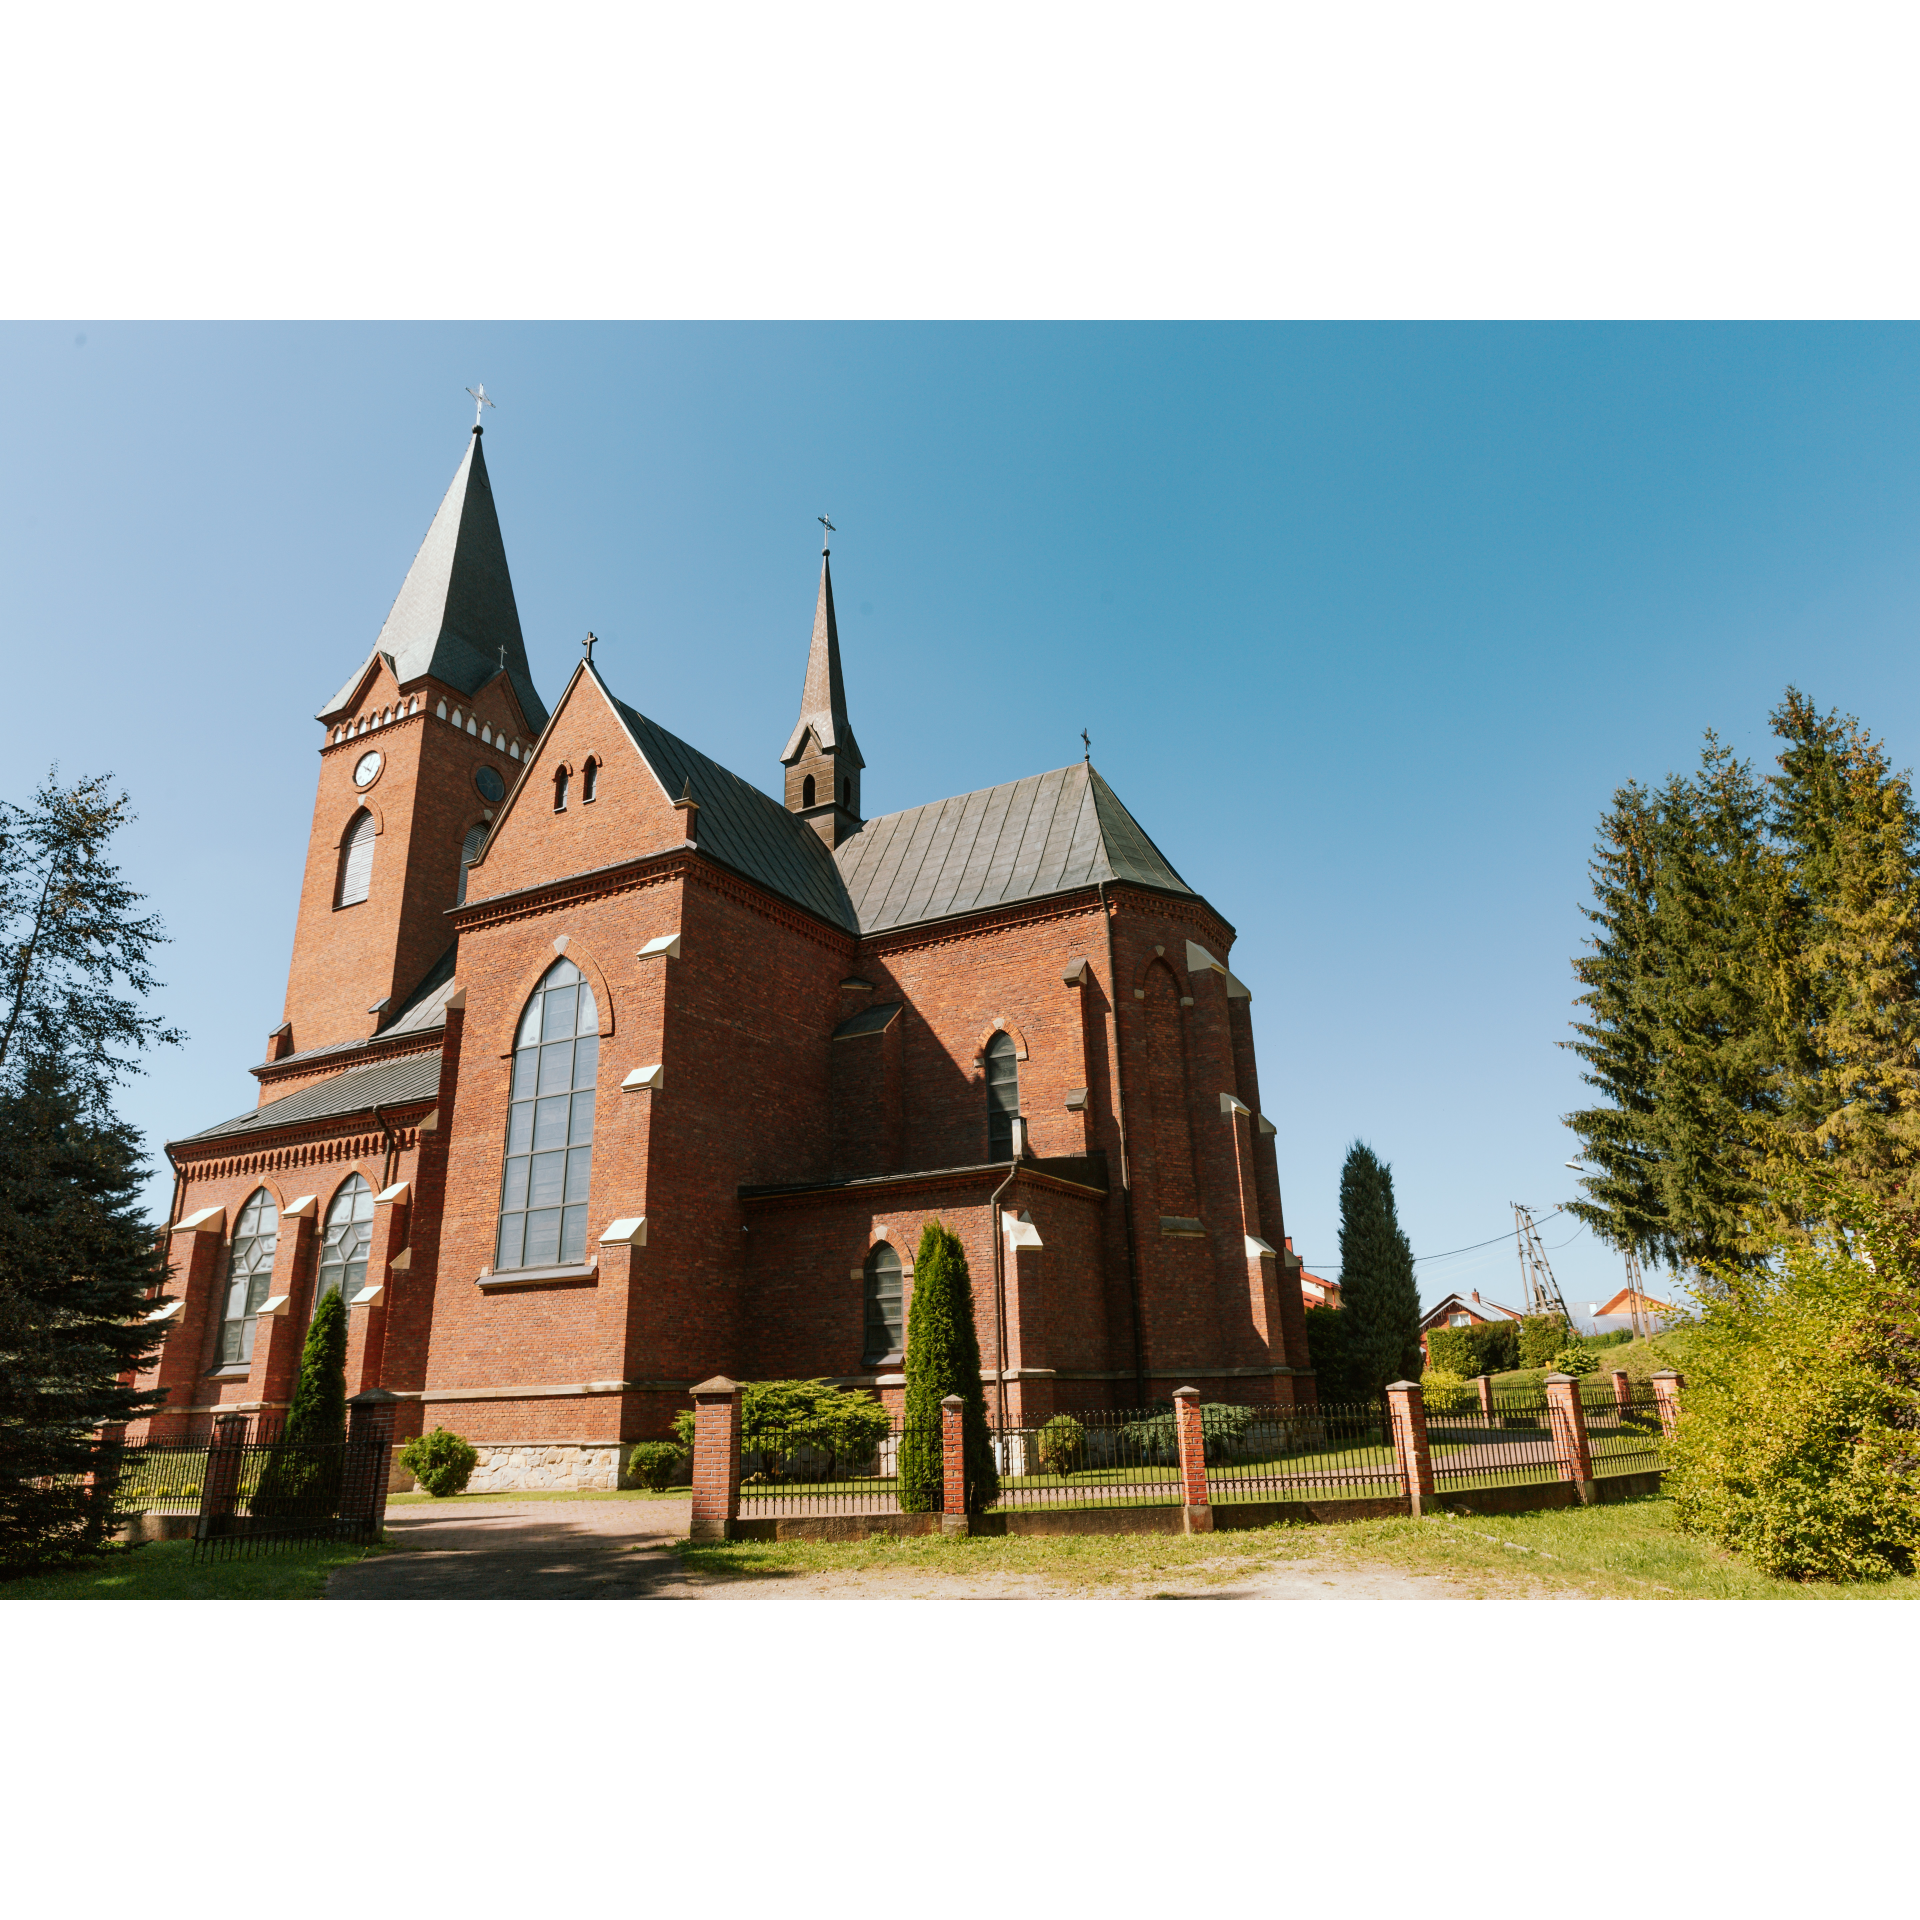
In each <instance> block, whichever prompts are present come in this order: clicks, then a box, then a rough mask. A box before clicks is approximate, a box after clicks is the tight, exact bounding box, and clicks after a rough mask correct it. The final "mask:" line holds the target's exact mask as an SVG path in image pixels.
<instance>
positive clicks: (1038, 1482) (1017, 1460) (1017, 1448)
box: [989, 1402, 1185, 1512]
mask: <svg viewBox="0 0 1920 1920" xmlns="http://www.w3.org/2000/svg"><path fill="white" fill-rule="evenodd" d="M993 1453H994V1465H995V1466H996V1467H997V1468H998V1469H999V1471H1000V1495H999V1498H998V1499H997V1500H996V1501H995V1502H994V1505H993V1507H992V1508H990V1509H989V1511H994V1510H1000V1511H1012V1510H1019V1511H1025V1512H1031V1511H1032V1510H1033V1509H1034V1508H1036V1507H1056V1508H1059V1507H1177V1506H1179V1505H1180V1504H1181V1502H1182V1500H1183V1499H1184V1498H1185V1494H1184V1493H1183V1491H1182V1485H1181V1480H1180V1440H1179V1436H1178V1434H1177V1433H1176V1432H1175V1430H1174V1424H1173V1406H1172V1403H1171V1402H1167V1403H1165V1404H1164V1405H1161V1406H1156V1407H1121V1408H1113V1409H1105V1410H1101V1411H1097V1412H1087V1413H1059V1414H1055V1415H1054V1417H1053V1418H1052V1419H1051V1420H1048V1421H1046V1422H1044V1423H1043V1424H1041V1425H1039V1426H1033V1427H998V1428H995V1429H994V1433H993Z"/></svg>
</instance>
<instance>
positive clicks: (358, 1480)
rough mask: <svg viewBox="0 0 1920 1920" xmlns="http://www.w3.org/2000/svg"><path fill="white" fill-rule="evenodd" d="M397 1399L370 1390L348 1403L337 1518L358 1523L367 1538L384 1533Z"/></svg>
mask: <svg viewBox="0 0 1920 1920" xmlns="http://www.w3.org/2000/svg"><path fill="white" fill-rule="evenodd" d="M399 1406H400V1396H399V1395H398V1394H397V1393H389V1392H388V1391H387V1390H386V1388H385V1387H369V1388H368V1389H367V1391H366V1392H365V1393H356V1394H355V1395H354V1396H353V1398H352V1399H351V1400H349V1401H348V1402H347V1459H346V1471H345V1473H344V1475H343V1476H342V1485H341V1489H340V1517H341V1519H343V1520H354V1521H358V1522H359V1523H360V1525H361V1526H362V1527H364V1528H365V1529H366V1533H367V1537H368V1538H369V1539H371V1540H378V1539H379V1538H380V1536H381V1535H382V1534H383V1533H385V1532H386V1530H387V1484H388V1482H389V1481H390V1480H391V1479H392V1477H393V1416H394V1414H395V1413H396V1412H397V1411H398V1409H399Z"/></svg>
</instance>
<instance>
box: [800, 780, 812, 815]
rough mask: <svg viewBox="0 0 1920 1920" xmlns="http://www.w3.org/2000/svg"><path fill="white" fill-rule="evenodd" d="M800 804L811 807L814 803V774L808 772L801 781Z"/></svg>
mask: <svg viewBox="0 0 1920 1920" xmlns="http://www.w3.org/2000/svg"><path fill="white" fill-rule="evenodd" d="M800 804H801V805H802V806H803V807H810V806H812V805H813V775H812V774H808V775H807V777H806V778H805V779H804V780H802V781H801V782H800Z"/></svg>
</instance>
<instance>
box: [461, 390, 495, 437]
mask: <svg viewBox="0 0 1920 1920" xmlns="http://www.w3.org/2000/svg"><path fill="white" fill-rule="evenodd" d="M467 391H468V392H469V393H470V394H472V396H473V424H474V425H475V426H476V427H477V426H478V425H479V424H480V409H481V408H482V407H490V406H492V405H493V402H492V401H491V400H489V399H488V398H487V383H486V382H485V381H484V380H483V381H481V383H480V384H479V385H478V386H477V387H469V388H468V389H467Z"/></svg>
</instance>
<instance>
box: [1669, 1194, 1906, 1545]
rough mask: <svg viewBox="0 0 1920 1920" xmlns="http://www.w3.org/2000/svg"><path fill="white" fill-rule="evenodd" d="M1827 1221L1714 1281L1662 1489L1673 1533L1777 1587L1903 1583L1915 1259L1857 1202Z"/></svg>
mask: <svg viewBox="0 0 1920 1920" xmlns="http://www.w3.org/2000/svg"><path fill="white" fill-rule="evenodd" d="M1834 1210H1835V1212H1836V1213H1837V1214H1838V1216H1839V1219H1840V1224H1839V1225H1838V1226H1836V1227H1833V1228H1830V1229H1822V1230H1821V1231H1819V1232H1818V1233H1816V1234H1815V1235H1814V1236H1813V1237H1812V1238H1811V1239H1808V1240H1804V1241H1797V1242H1792V1243H1783V1244H1782V1245H1781V1246H1780V1247H1778V1248H1777V1249H1776V1252H1775V1255H1774V1259H1773V1261H1772V1263H1771V1264H1770V1265H1769V1266H1767V1267H1764V1268H1761V1269H1760V1270H1758V1271H1754V1272H1746V1273H1727V1274H1723V1275H1720V1276H1718V1278H1717V1284H1716V1285H1715V1286H1714V1288H1713V1289H1712V1290H1711V1297H1710V1298H1709V1299H1708V1300H1707V1301H1706V1303H1705V1306H1704V1310H1703V1312H1702V1315H1701V1320H1700V1324H1699V1325H1698V1326H1697V1327H1696V1328H1692V1329H1690V1330H1689V1331H1690V1333H1691V1336H1692V1338H1691V1340H1690V1343H1689V1359H1690V1366H1689V1370H1688V1374H1687V1384H1686V1389H1685V1392H1684V1393H1683V1395H1682V1399H1681V1416H1680V1430H1679V1434H1678V1436H1677V1438H1676V1440H1675V1441H1674V1443H1673V1447H1672V1463H1673V1464H1672V1470H1671V1471H1670V1472H1669V1473H1668V1475H1667V1481H1666V1491H1667V1492H1668V1493H1669V1494H1670V1495H1672V1497H1673V1500H1674V1506H1675V1512H1676V1516H1677V1518H1678V1519H1679V1521H1680V1524H1681V1525H1682V1526H1683V1527H1685V1528H1687V1529H1688V1530H1690V1531H1693V1532H1697V1533H1703V1534H1706V1535H1707V1536H1709V1537H1710V1538H1712V1539H1714V1540H1717V1541H1718V1542H1719V1543H1720V1544H1721V1545H1722V1546H1725V1547H1728V1548H1730V1549H1732V1550H1733V1551H1735V1552H1737V1553H1741V1554H1744V1555H1746V1556H1747V1557H1748V1558H1750V1559H1751V1560H1752V1561H1753V1563H1754V1564H1755V1565H1756V1566H1758V1567H1760V1568H1761V1569H1762V1570H1764V1571H1765V1572H1767V1573H1770V1574H1773V1575H1775V1576H1776V1577H1780V1578H1786V1579H1802V1580H1851V1579H1872V1578H1879V1577H1884V1576H1886V1575H1889V1574H1894V1573H1906V1572H1910V1571H1912V1569H1913V1567H1914V1564H1915V1556H1916V1550H1920V1249H1916V1247H1915V1246H1914V1244H1913V1242H1912V1240H1911V1239H1910V1238H1909V1237H1908V1234H1907V1233H1906V1232H1905V1231H1904V1230H1903V1229H1902V1226H1901V1223H1900V1222H1899V1221H1898V1219H1897V1218H1896V1217H1895V1216H1893V1215H1892V1214H1890V1213H1887V1212H1885V1211H1883V1210H1880V1209H1878V1208H1877V1207H1875V1206H1874V1205H1873V1204H1872V1203H1871V1202H1869V1201H1866V1200H1864V1199H1861V1198H1859V1197H1850V1198H1847V1199H1845V1200H1844V1201H1843V1202H1842V1203H1840V1204H1839V1205H1838V1206H1836V1207H1835V1209H1834Z"/></svg>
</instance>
